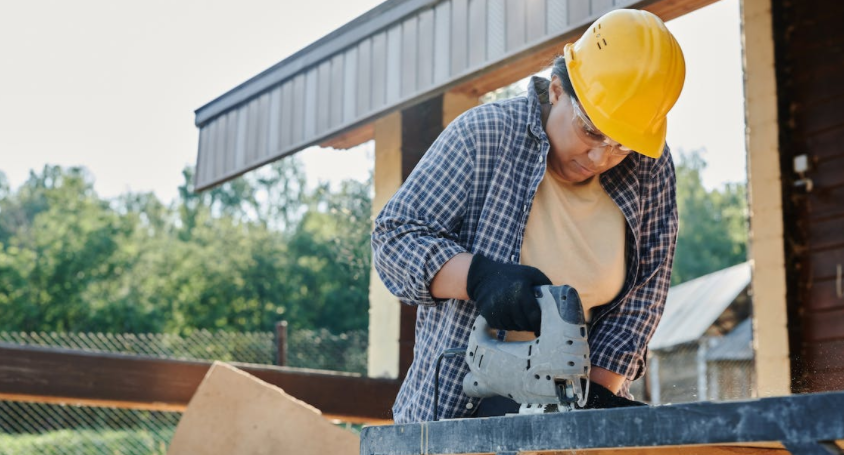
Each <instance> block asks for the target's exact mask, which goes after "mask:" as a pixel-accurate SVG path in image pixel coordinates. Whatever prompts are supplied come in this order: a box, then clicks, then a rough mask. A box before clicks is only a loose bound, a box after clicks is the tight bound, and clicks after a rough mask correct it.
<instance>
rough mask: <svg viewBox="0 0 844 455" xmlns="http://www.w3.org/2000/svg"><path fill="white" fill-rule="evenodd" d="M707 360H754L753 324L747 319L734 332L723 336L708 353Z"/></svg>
mask: <svg viewBox="0 0 844 455" xmlns="http://www.w3.org/2000/svg"><path fill="white" fill-rule="evenodd" d="M706 360H715V361H719V360H753V326H752V325H751V318H748V319H745V320H744V321H743V322H742V323H741V324H739V325H737V326H736V327H735V328H734V329H733V331H732V332H730V333H729V334H727V335H725V336H723V337H721V339H719V340H718V344H716V345H715V347H713V348H711V349H710V350H709V351H708V352H707V353H706Z"/></svg>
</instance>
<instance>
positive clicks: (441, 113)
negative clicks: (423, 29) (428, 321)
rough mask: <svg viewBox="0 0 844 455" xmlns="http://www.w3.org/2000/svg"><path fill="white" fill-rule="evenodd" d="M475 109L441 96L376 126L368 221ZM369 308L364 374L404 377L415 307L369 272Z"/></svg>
mask: <svg viewBox="0 0 844 455" xmlns="http://www.w3.org/2000/svg"><path fill="white" fill-rule="evenodd" d="M477 104H478V97H477V96H473V95H470V94H462V93H446V94H444V95H440V96H437V97H434V98H432V99H429V100H427V101H424V102H422V103H419V104H416V105H414V106H412V107H409V108H407V109H405V110H403V111H402V112H401V113H393V114H390V115H388V116H386V117H384V118H382V119H379V120H378V121H376V123H375V199H374V201H373V204H372V212H373V217H375V216H377V215H378V213H379V212H380V211H381V209H383V208H384V205H385V204H386V203H387V201H388V200H389V199H390V197H392V195H393V194H394V193H395V192H396V190H398V188H399V186H400V185H401V183H402V182H404V180H405V179H406V178H407V177H408V176H409V175H410V173H411V172H412V171H413V168H414V167H416V164H417V163H418V162H419V160H420V159H421V158H422V156H423V155H424V154H425V152H426V151H427V150H428V148H429V147H430V146H431V144H432V143H433V142H434V140H436V138H437V137H438V136H439V135H440V133H441V132H442V130H443V129H444V128H445V126H447V125H448V124H449V123H450V122H451V121H452V120H454V119H455V118H456V117H457V116H458V115H460V114H461V113H463V112H464V111H466V110H468V109H470V108H472V107H474V106H477ZM369 305H370V310H369V356H368V374H369V376H370V377H391V378H396V377H404V375H405V374H406V373H407V369H408V368H409V367H410V364H411V363H412V362H413V346H414V342H415V322H416V307H415V306H410V305H401V304H400V303H399V302H398V299H397V298H396V297H394V296H393V295H392V294H390V293H389V291H387V289H386V287H385V286H384V284H383V283H382V282H381V280H380V279H379V278H378V275H377V273H376V272H375V270H374V269H373V271H372V278H371V279H370V302H369Z"/></svg>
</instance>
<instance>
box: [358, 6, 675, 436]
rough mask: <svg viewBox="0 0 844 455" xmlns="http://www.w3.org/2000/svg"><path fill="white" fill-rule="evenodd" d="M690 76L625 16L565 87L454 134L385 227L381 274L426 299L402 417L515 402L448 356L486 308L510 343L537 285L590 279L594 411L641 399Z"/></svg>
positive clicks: (408, 294)
mask: <svg viewBox="0 0 844 455" xmlns="http://www.w3.org/2000/svg"><path fill="white" fill-rule="evenodd" d="M684 78H685V64H684V60H683V55H682V51H681V50H680V48H679V45H678V44H677V42H676V40H675V39H674V37H673V36H672V35H671V33H670V32H669V31H668V30H667V28H666V27H665V24H664V23H663V22H662V21H661V20H660V19H659V18H657V17H656V16H654V15H653V14H650V13H647V12H644V11H637V10H616V11H613V12H610V13H608V14H606V15H604V16H602V17H601V18H599V19H598V20H597V21H596V22H595V23H594V24H593V25H592V26H591V27H590V28H589V29H588V30H587V31H586V33H585V34H584V35H583V37H581V38H580V39H579V40H578V41H577V42H576V43H574V44H569V45H567V46H566V48H565V57H560V58H557V59H556V60H555V62H554V66H553V69H552V76H551V80H550V81H548V80H545V79H541V78H537V77H534V78H533V79H532V80H531V83H530V85H529V87H528V94H527V97H524V98H516V99H511V100H506V101H501V102H496V103H490V104H486V105H483V106H478V107H476V108H474V109H471V110H469V111H467V112H466V113H464V114H463V115H461V116H460V117H459V118H458V119H456V120H455V121H454V122H452V123H451V124H450V125H449V126H448V127H447V128H446V129H445V131H443V133H442V134H441V135H440V137H439V138H438V139H437V140H436V141H435V142H434V144H433V145H432V146H431V148H430V149H429V150H428V152H427V153H426V154H425V156H424V157H423V158H422V160H421V161H420V162H419V164H418V165H417V167H416V169H414V171H413V173H412V174H411V175H410V176H409V177H408V179H407V181H406V182H405V184H404V185H403V186H402V187H401V188H400V189H399V191H398V192H397V193H396V194H395V196H394V197H393V198H392V199H391V200H390V202H389V203H388V204H387V205H386V206H385V208H384V210H383V211H382V212H381V214H380V215H379V216H378V217H377V219H376V221H375V229H374V232H373V235H372V247H373V260H374V261H375V266H376V269H377V271H378V273H379V275H380V277H381V279H382V280H383V281H384V283H385V284H386V285H387V287H388V288H389V289H390V290H391V291H392V292H393V293H394V294H395V295H396V296H398V297H399V298H400V299H401V300H402V301H403V302H405V303H408V304H413V305H419V311H418V312H417V320H416V347H415V349H414V361H413V364H412V366H411V367H410V370H409V371H408V374H407V377H406V379H405V382H404V384H403V385H402V388H401V390H400V392H399V395H398V397H397V399H396V403H395V405H394V408H393V413H394V419H395V421H396V422H397V423H406V422H415V421H425V420H435V419H440V418H455V417H469V416H476V415H496V414H501V413H502V412H505V411H509V410H512V409H514V404H513V403H512V402H510V403H506V402H505V403H504V404H503V407H502V406H500V405H501V404H502V403H501V401H500V400H499V402H498V403H494V401H496V400H489V399H488V400H479V399H475V398H470V397H467V396H466V395H464V394H463V393H462V385H461V381H462V379H463V376H465V374H466V372H467V371H468V368H467V367H466V365H465V362H464V360H463V359H461V358H456V359H447V360H445V361H444V362H443V365H442V368H441V372H440V375H439V378H435V377H434V370H435V368H434V364H435V362H436V358H437V356H438V355H439V354H440V353H441V352H442V351H443V350H445V349H448V348H452V347H460V346H465V345H466V344H467V340H468V337H469V330H470V329H471V325H472V321H473V320H474V319H475V317H476V316H477V314H478V313H480V314H482V315H484V316H485V317H486V319H487V321H488V322H489V323H490V325H491V326H492V327H495V328H498V329H501V330H506V331H511V332H508V335H507V337H508V339H512V338H515V337H514V332H518V331H528V332H537V331H538V329H539V319H540V312H539V308H538V305H537V303H536V300H535V298H534V297H533V293H532V291H531V290H532V288H533V287H534V286H538V285H542V284H550V283H553V284H569V285H571V286H573V287H574V288H575V289H577V290H578V291H579V292H580V295H581V298H582V300H583V303H584V309H585V310H587V314H589V315H590V317H591V320H590V330H589V345H590V352H591V359H590V360H591V362H592V372H591V374H590V379H591V381H592V387H591V388H592V392H590V397H589V403H588V404H587V406H588V407H610V406H624V405H633V404H637V403H636V402H633V401H631V400H628V399H627V398H628V397H629V393H628V392H627V388H628V386H629V382H630V381H632V380H635V379H637V378H638V377H640V376H641V375H642V374H643V372H644V368H645V351H646V347H647V343H648V341H649V340H650V338H651V335H652V334H653V331H654V329H655V328H656V324H657V322H658V321H659V318H660V317H661V315H662V310H663V306H664V303H665V297H666V294H667V291H668V287H669V282H670V274H671V264H672V261H673V256H674V246H675V243H676V239H677V211H676V203H675V195H674V192H675V191H674V188H675V183H674V167H673V164H672V162H671V156H670V153H669V152H668V149H667V147H665V131H666V119H665V117H666V115H667V114H668V111H669V110H670V109H671V107H672V106H673V105H674V103H675V102H676V100H677V98H678V97H679V94H680V91H681V89H682V85H683V80H684ZM663 150H664V151H663ZM502 333H503V332H502ZM502 336H503V335H502ZM435 380H438V381H439V390H440V394H439V403H438V406H437V408H438V409H439V412H438V414H439V415H437V416H434V415H433V410H434V408H435V406H434V403H433V397H434V393H433V390H434V382H435ZM484 403H486V404H484ZM489 403H493V404H492V405H489ZM479 404H480V405H481V406H480V409H478V406H479Z"/></svg>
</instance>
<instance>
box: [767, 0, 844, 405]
mask: <svg viewBox="0 0 844 455" xmlns="http://www.w3.org/2000/svg"><path fill="white" fill-rule="evenodd" d="M773 12H774V30H775V42H776V58H777V86H778V96H779V97H780V103H779V113H780V143H781V156H782V159H781V166H782V170H783V190H784V192H783V195H784V196H783V207H784V219H785V223H786V231H787V234H786V254H787V256H788V262H789V263H791V264H793V269H792V270H791V272H792V273H791V275H792V277H791V278H790V280H789V285H790V288H791V289H792V290H791V291H789V307H790V312H789V313H790V324H789V325H790V327H789V329H790V333H791V347H792V359H793V375H792V376H793V378H794V389H795V391H797V392H816V391H826V390H840V389H844V283H842V280H844V84H842V83H841V81H842V80H844V27H842V24H844V2H836V1H811V2H775V6H774V10H773ZM804 154H805V155H806V156H807V157H808V159H809V162H810V169H809V171H808V172H806V174H805V177H806V178H808V179H811V182H812V186H811V188H810V189H809V191H807V190H806V187H805V186H802V185H798V186H795V184H797V182H798V181H799V180H800V178H801V176H799V175H797V174H796V173H795V171H794V168H793V160H794V158H795V157H798V156H800V155H804Z"/></svg>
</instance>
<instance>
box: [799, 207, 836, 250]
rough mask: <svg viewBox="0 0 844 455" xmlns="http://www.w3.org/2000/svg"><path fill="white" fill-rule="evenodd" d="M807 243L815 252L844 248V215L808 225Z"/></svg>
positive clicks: (814, 221)
mask: <svg viewBox="0 0 844 455" xmlns="http://www.w3.org/2000/svg"><path fill="white" fill-rule="evenodd" d="M807 224H808V228H809V235H808V236H807V239H806V240H807V241H808V243H809V248H810V249H811V250H813V251H817V250H823V249H828V248H834V247H841V246H844V215H842V216H837V217H833V218H827V219H824V220H812V221H811V222H809V223H807Z"/></svg>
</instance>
